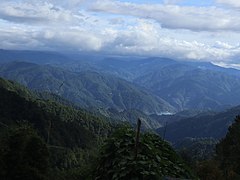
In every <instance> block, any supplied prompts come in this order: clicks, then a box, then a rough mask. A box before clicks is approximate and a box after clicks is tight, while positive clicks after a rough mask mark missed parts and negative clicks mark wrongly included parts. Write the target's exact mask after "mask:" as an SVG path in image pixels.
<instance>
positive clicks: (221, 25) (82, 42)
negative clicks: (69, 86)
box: [0, 0, 240, 64]
mask: <svg viewBox="0 0 240 180" xmlns="http://www.w3.org/2000/svg"><path fill="white" fill-rule="evenodd" d="M36 3H37V4H36ZM89 3H91V1H86V0H72V1H60V0H49V1H40V0H38V1H37V0H33V1H30V0H23V1H18V2H15V1H7V0H3V1H1V2H0V41H1V44H0V48H3V49H40V50H60V51H70V50H71V51H95V52H96V51H97V52H104V53H111V54H124V55H126V54H128V55H132V54H133V55H144V56H163V57H170V58H177V59H195V60H201V61H213V62H215V63H225V64H229V63H231V64H237V63H238V62H236V61H235V63H234V59H236V57H238V55H240V46H239V39H240V34H239V30H240V21H239V18H240V16H239V15H240V14H239V13H240V12H238V11H237V10H236V9H234V10H231V9H229V8H227V9H223V8H220V7H193V6H177V5H164V4H157V5H156V4H155V5H151V4H134V3H126V2H125V3H124V2H119V1H110V0H101V1H97V2H95V3H94V4H90V5H91V6H89ZM165 3H175V2H173V1H171V2H165ZM36 6H37V8H36ZM73 6H74V7H73ZM87 7H91V8H90V9H91V11H90V10H89V9H88V8H87Z"/></svg>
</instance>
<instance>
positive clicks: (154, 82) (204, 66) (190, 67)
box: [0, 50, 240, 114]
mask: <svg viewBox="0 0 240 180" xmlns="http://www.w3.org/2000/svg"><path fill="white" fill-rule="evenodd" d="M13 60H17V61H20V60H22V61H27V62H33V63H38V64H41V65H49V64H50V65H51V66H54V67H58V68H61V69H62V70H64V71H68V72H69V73H72V74H74V73H82V76H85V75H86V73H88V75H87V76H91V77H92V78H93V79H95V80H96V79H97V78H96V76H102V78H100V79H99V80H100V81H102V80H103V79H104V78H105V80H104V81H105V82H103V84H104V86H105V87H106V86H109V88H114V86H115V87H116V85H117V83H116V81H113V82H114V83H112V84H111V83H110V85H109V84H106V83H107V81H108V80H110V79H109V77H112V76H114V77H118V78H121V79H125V80H126V81H128V82H123V81H121V84H125V85H126V84H127V83H128V84H129V85H130V84H131V86H134V89H138V92H139V91H144V92H147V93H148V94H151V96H152V97H153V99H155V100H153V99H152V98H150V99H151V100H149V102H151V104H154V105H152V106H150V107H149V109H150V108H152V107H157V106H158V105H157V104H159V103H160V104H167V107H168V108H166V109H176V110H177V111H182V110H194V109H198V110H214V111H221V110H224V109H226V108H229V107H233V106H236V105H239V104H240V91H238V89H239V88H240V71H239V70H236V69H232V68H223V67H219V66H216V65H214V64H212V63H209V62H187V61H186V62H185V61H176V60H172V59H168V58H160V57H148V58H146V57H130V56H118V57H117V56H107V55H94V54H93V55H91V54H89V55H86V54H84V55H82V54H79V55H77V54H75V55H71V54H64V55H63V54H60V53H57V52H37V51H11V50H1V51H0V63H4V62H12V61H13ZM1 66H3V65H1ZM26 71H27V70H26ZM90 71H91V73H92V72H95V73H96V74H95V75H93V74H91V73H90ZM46 74H47V73H46ZM83 74H85V75H83ZM90 74H91V75H90ZM97 74H98V75H97ZM103 77H104V78H103ZM106 77H107V79H108V80H106ZM84 78H86V76H85V77H84ZM62 79H63V78H62V77H61V78H60V79H55V80H56V82H54V83H53V84H55V90H54V92H53V93H59V92H57V91H58V90H56V87H57V85H56V83H58V84H59V86H60V85H61V83H62V82H63V80H62ZM70 79H71V78H70ZM55 80H54V81H55ZM23 81H24V80H22V81H21V82H23ZM36 81H37V79H36ZM88 81H89V79H88ZM110 81H112V80H110ZM90 82H91V81H90ZM51 83H52V82H51ZM92 83H95V82H92ZM25 84H26V82H25ZM33 84H34V83H33ZM86 84H87V83H86ZM88 85H89V83H88ZM59 86H58V87H59ZM64 86H65V85H63V87H62V88H64ZM98 87H99V86H98ZM141 87H142V88H141ZM125 88H126V86H125ZM123 89H124V88H123ZM130 89H131V88H130ZM104 90H106V91H109V90H107V89H106V88H105V89H104ZM110 93H112V92H110ZM115 93H119V91H118V92H116V91H115ZM93 94H95V95H96V92H91V93H90V94H89V93H87V92H86V91H85V92H84V94H83V95H84V96H85V97H86V96H91V98H93V97H95V96H94V95H93ZM134 94H135V95H136V91H135V93H134ZM137 94H139V93H137ZM140 94H141V93H140ZM140 94H139V95H140ZM122 95H123V94H122ZM65 97H66V94H65ZM69 97H70V96H67V97H66V98H67V99H68V98H69ZM97 97H100V96H99V95H97ZM133 97H134V96H133ZM136 97H139V96H135V97H134V98H136ZM141 97H144V96H142V95H141ZM102 98H103V99H108V100H109V97H108V95H107V94H105V95H104V97H102ZM144 98H145V99H146V96H145V97H144ZM159 98H160V100H159ZM114 99H115V100H114V102H111V101H104V105H105V106H104V107H106V106H109V105H111V106H109V107H113V108H117V109H118V110H124V109H126V108H131V109H134V108H132V106H131V105H130V104H128V105H126V102H123V99H119V98H118V96H115V97H114ZM147 99H149V98H147ZM89 100H90V99H89ZM97 100H98V99H97ZM100 101H101V100H100ZM155 101H159V102H158V103H156V102H155ZM97 102H99V101H97ZM116 102H117V104H116ZM152 102H154V103H152ZM163 102H164V103H163ZM166 102H167V103H166ZM81 103H82V105H83V106H91V104H92V103H93V101H91V102H83V101H81ZM145 104H148V105H149V103H146V102H145ZM102 105H103V104H101V103H100V104H99V106H102ZM134 106H139V105H138V103H135V105H134ZM134 106H133V107H134ZM95 107H96V106H95ZM173 107H174V108H173ZM137 109H138V110H142V109H144V108H143V107H141V108H140V107H138V108H137ZM149 109H147V108H146V107H145V110H144V113H147V114H149V113H152V112H161V111H162V110H161V111H159V110H156V109H159V108H158V107H157V108H152V109H153V110H152V111H149ZM163 109H164V108H163Z"/></svg>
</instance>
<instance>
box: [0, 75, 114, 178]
mask: <svg viewBox="0 0 240 180" xmlns="http://www.w3.org/2000/svg"><path fill="white" fill-rule="evenodd" d="M22 126H24V127H31V128H32V130H30V131H34V132H33V134H35V132H36V134H37V135H38V136H39V138H40V139H43V142H44V143H46V146H47V147H48V151H49V153H50V157H49V161H50V162H51V163H50V168H53V169H55V168H58V169H60V170H61V171H57V172H55V173H60V172H61V173H63V172H65V171H68V170H69V169H74V168H81V167H83V166H86V165H87V164H88V162H89V159H91V158H92V157H94V156H95V153H94V151H96V150H97V148H98V147H99V145H100V144H101V142H102V141H103V139H104V138H106V137H107V136H108V135H109V133H110V132H111V131H112V127H113V126H112V125H111V124H110V123H109V122H108V121H106V120H104V119H102V118H99V117H95V116H92V115H91V114H89V113H87V112H85V111H82V110H76V109H74V108H72V107H68V106H65V105H62V104H59V103H57V102H55V101H52V100H42V99H39V98H38V96H37V95H35V94H33V93H31V92H30V91H28V90H27V89H26V88H24V87H22V86H20V85H19V84H17V83H14V82H11V81H6V80H4V79H2V78H0V132H1V133H0V134H1V137H2V138H3V139H6V135H4V133H5V132H8V133H9V132H11V129H12V127H20V130H21V131H19V133H20V134H21V133H23V135H24V137H25V133H26V134H29V131H25V130H24V129H25V128H23V129H21V127H22ZM31 128H30V129H31ZM13 129H14V128H13ZM27 129H29V128H27ZM22 130H23V131H22ZM15 131H16V130H14V131H13V133H15ZM8 133H7V134H8ZM5 134H6V133H5ZM30 134H32V133H30ZM34 137H35V135H34ZM26 138H28V135H26ZM29 138H30V137H29ZM14 141H16V143H23V142H25V139H22V140H21V139H19V140H16V139H15V140H14ZM22 141H23V142H22ZM27 142H28V140H27V139H26V143H27ZM6 143H7V144H8V143H9V142H6ZM21 147H22V145H21V146H20V147H19V148H21ZM16 151H20V150H19V149H17V147H16ZM12 167H13V168H14V167H15V166H13V165H12ZM78 174H79V172H78ZM61 176H64V173H63V174H62V175H61Z"/></svg>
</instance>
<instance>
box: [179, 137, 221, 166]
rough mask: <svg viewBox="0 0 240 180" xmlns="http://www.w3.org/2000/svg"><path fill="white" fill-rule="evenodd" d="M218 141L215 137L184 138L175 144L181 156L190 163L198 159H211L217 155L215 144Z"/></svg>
mask: <svg viewBox="0 0 240 180" xmlns="http://www.w3.org/2000/svg"><path fill="white" fill-rule="evenodd" d="M217 143H218V141H217V140H215V139H213V138H184V140H183V141H180V142H178V143H176V144H175V145H174V147H175V148H176V149H177V150H178V152H179V154H180V155H181V157H182V158H183V159H184V160H186V161H187V162H188V163H190V164H194V163H195V162H196V161H204V160H207V159H211V158H212V157H213V156H214V155H215V146H216V144H217Z"/></svg>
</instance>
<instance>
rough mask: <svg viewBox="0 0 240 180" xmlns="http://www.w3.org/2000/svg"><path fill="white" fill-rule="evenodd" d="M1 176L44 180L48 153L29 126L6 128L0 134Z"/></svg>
mask: <svg viewBox="0 0 240 180" xmlns="http://www.w3.org/2000/svg"><path fill="white" fill-rule="evenodd" d="M0 138H1V141H0V142H1V144H0V146H1V155H0V162H1V176H2V177H3V179H6V180H8V179H10V180H20V179H21V180H22V179H24V180H32V179H34V180H44V179H47V176H48V170H49V153H48V149H47V146H46V144H45V143H44V141H43V140H42V139H41V138H40V137H39V136H38V135H37V133H36V132H35V131H34V130H33V129H32V128H31V127H29V126H25V125H24V126H21V127H15V128H9V129H7V130H6V131H5V132H4V133H3V134H2V135H1V137H0Z"/></svg>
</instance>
